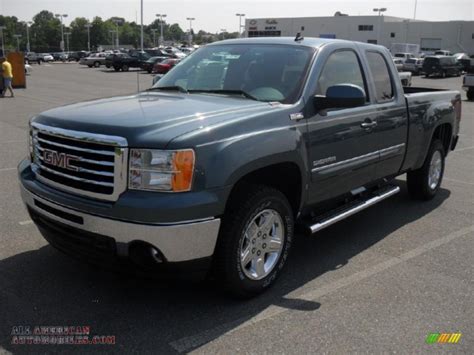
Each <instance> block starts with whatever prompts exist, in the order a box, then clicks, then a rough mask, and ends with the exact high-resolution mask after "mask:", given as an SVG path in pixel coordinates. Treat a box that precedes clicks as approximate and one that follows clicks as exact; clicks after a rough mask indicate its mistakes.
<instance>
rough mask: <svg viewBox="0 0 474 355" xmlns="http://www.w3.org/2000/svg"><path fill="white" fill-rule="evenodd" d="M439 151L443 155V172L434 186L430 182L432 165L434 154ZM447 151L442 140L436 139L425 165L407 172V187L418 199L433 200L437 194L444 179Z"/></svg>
mask: <svg viewBox="0 0 474 355" xmlns="http://www.w3.org/2000/svg"><path fill="white" fill-rule="evenodd" d="M436 152H439V153H440V155H441V172H440V177H439V179H438V182H437V184H436V186H434V187H432V186H430V184H429V175H430V165H431V160H432V158H433V155H434V154H435V153H436ZM445 158H446V152H445V150H444V146H443V144H442V143H441V141H440V140H438V139H437V140H434V141H433V142H432V143H431V146H430V149H429V150H428V154H427V155H426V159H425V162H424V163H423V166H422V167H421V168H419V169H417V170H413V171H409V172H408V173H407V188H408V193H409V194H410V196H411V197H412V198H413V199H416V200H431V199H432V198H433V197H435V196H436V193H437V192H438V190H439V188H440V186H441V183H442V181H443V174H444V166H445Z"/></svg>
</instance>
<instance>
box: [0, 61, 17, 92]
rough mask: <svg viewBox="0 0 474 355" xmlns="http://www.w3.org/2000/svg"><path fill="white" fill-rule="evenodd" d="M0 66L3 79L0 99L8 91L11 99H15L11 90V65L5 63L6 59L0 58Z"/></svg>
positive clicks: (7, 62)
mask: <svg viewBox="0 0 474 355" xmlns="http://www.w3.org/2000/svg"><path fill="white" fill-rule="evenodd" d="M0 64H1V66H2V77H3V92H2V94H1V97H5V93H6V92H7V90H8V91H10V94H11V97H15V95H14V94H13V88H12V80H13V70H12V65H11V64H10V62H9V61H7V58H5V57H1V58H0Z"/></svg>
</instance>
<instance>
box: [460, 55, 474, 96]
mask: <svg viewBox="0 0 474 355" xmlns="http://www.w3.org/2000/svg"><path fill="white" fill-rule="evenodd" d="M471 60H472V63H471V64H472V65H471V66H470V68H469V70H468V72H467V74H466V75H464V78H463V80H462V88H463V89H464V90H465V91H466V96H467V99H468V100H470V101H474V59H471Z"/></svg>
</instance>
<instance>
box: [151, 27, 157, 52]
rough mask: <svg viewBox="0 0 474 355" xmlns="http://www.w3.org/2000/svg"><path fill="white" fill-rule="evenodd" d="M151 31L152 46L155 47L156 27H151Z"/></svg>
mask: <svg viewBox="0 0 474 355" xmlns="http://www.w3.org/2000/svg"><path fill="white" fill-rule="evenodd" d="M151 32H152V33H153V47H156V28H152V29H151Z"/></svg>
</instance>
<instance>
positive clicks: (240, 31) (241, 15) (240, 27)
mask: <svg viewBox="0 0 474 355" xmlns="http://www.w3.org/2000/svg"><path fill="white" fill-rule="evenodd" d="M235 16H238V17H239V38H240V36H241V33H242V17H245V14H235Z"/></svg>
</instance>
